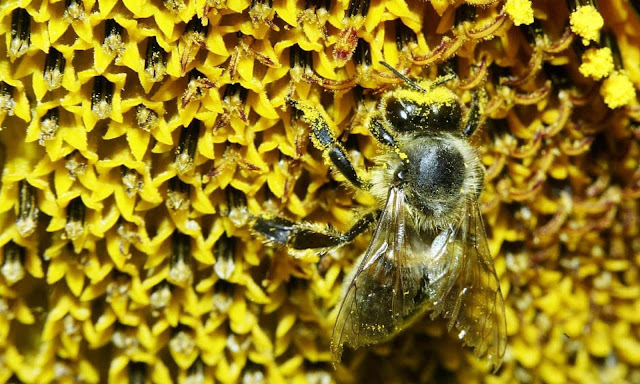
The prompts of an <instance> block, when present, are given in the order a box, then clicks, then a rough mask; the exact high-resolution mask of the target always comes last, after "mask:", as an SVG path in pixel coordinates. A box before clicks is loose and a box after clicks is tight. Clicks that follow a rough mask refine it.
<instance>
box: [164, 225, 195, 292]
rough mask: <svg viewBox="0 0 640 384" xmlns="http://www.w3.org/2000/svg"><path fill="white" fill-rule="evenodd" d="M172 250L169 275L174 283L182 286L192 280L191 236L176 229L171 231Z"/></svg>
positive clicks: (169, 279)
mask: <svg viewBox="0 0 640 384" xmlns="http://www.w3.org/2000/svg"><path fill="white" fill-rule="evenodd" d="M172 243H173V244H172V252H171V256H170V258H169V277H168V278H167V280H168V281H169V282H170V283H172V284H175V285H179V286H184V285H187V284H191V282H192V281H193V272H192V270H191V250H190V249H191V244H190V243H191V238H190V237H189V236H188V235H185V234H182V233H180V232H178V231H174V232H173V237H172Z"/></svg>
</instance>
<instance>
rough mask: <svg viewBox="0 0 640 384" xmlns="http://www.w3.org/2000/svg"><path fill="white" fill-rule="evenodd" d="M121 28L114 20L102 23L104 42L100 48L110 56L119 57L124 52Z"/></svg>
mask: <svg viewBox="0 0 640 384" xmlns="http://www.w3.org/2000/svg"><path fill="white" fill-rule="evenodd" d="M122 33H123V28H122V26H120V24H118V23H116V21H115V20H113V19H109V20H107V21H106V22H105V23H104V40H103V42H102V47H103V48H104V50H105V51H107V53H108V54H110V55H119V54H120V53H122V52H123V51H124V41H123V39H122Z"/></svg>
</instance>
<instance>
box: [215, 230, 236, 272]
mask: <svg viewBox="0 0 640 384" xmlns="http://www.w3.org/2000/svg"><path fill="white" fill-rule="evenodd" d="M213 256H214V257H215V259H216V263H215V264H214V266H213V270H214V271H215V272H216V274H217V275H218V277H219V278H221V279H224V280H228V279H229V277H231V274H233V271H234V270H235V269H236V238H235V237H227V235H225V234H223V235H222V236H220V238H219V239H218V240H217V241H216V243H215V245H214V246H213Z"/></svg>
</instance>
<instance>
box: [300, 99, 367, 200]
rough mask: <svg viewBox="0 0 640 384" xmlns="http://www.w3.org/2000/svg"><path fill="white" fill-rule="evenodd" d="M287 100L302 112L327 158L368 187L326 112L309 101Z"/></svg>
mask: <svg viewBox="0 0 640 384" xmlns="http://www.w3.org/2000/svg"><path fill="white" fill-rule="evenodd" d="M287 102H288V103H289V104H290V105H291V106H292V107H293V108H295V109H297V110H298V111H301V112H302V119H303V120H304V121H305V122H307V123H308V124H309V126H310V127H311V139H312V142H313V144H314V145H315V146H316V148H318V149H320V150H321V151H322V153H323V156H324V157H325V159H327V161H328V162H330V163H331V164H333V165H334V166H335V167H336V169H337V170H338V171H339V172H340V173H341V174H342V175H343V176H344V177H345V178H346V179H347V180H348V181H349V182H350V183H351V184H353V185H354V186H355V187H358V188H361V189H368V185H367V184H366V183H365V182H364V181H363V180H362V179H361V178H360V177H359V176H358V174H357V172H356V170H355V168H354V167H353V164H351V161H350V160H349V157H348V156H347V152H346V151H345V149H344V147H343V146H342V144H341V143H340V142H339V141H338V139H337V138H336V137H335V135H334V133H333V132H332V130H331V128H330V127H329V123H328V122H327V117H326V116H325V115H326V113H325V112H324V111H322V110H320V109H318V108H316V107H315V106H313V105H311V104H310V103H308V102H304V101H297V100H293V99H291V98H287Z"/></svg>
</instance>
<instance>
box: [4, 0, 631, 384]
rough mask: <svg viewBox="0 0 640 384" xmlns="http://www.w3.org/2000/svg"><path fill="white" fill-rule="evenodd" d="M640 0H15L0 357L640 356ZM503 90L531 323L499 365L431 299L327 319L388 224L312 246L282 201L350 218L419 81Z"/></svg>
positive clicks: (558, 359)
mask: <svg viewBox="0 0 640 384" xmlns="http://www.w3.org/2000/svg"><path fill="white" fill-rule="evenodd" d="M639 7H640V3H639V2H637V1H632V0H629V1H625V0H602V1H599V2H597V4H596V2H595V1H589V0H579V1H577V0H569V1H567V3H566V4H565V3H564V2H559V1H551V0H546V1H545V0H534V1H529V0H507V1H500V0H466V1H449V0H431V1H411V0H335V1H329V0H326V1H325V0H306V1H302V0H297V1H296V0H281V1H269V0H253V1H249V0H239V1H234V0H226V1H225V0H163V1H161V0H153V1H152V0H65V1H61V0H2V1H0V144H1V145H0V155H1V157H0V166H1V169H2V178H1V185H0V247H1V248H2V252H1V256H0V383H5V382H9V383H17V382H26V383H48V382H60V383H98V382H113V383H121V382H130V383H136V384H137V383H143V382H157V383H170V382H177V383H190V384H192V383H237V382H240V383H289V382H291V383H318V384H325V383H333V382H353V383H355V382H384V383H417V382H449V381H459V382H488V383H502V382H504V383H511V382H549V383H562V382H576V383H601V382H610V383H624V382H628V383H638V382H640V275H639V268H640V236H639V235H640V234H639V226H640V205H639V199H640V164H639V161H640V141H639V139H640V105H639V104H638V102H637V98H636V89H637V87H638V86H639V85H640V32H639V31H640V17H639V13H640V8H639ZM380 61H385V62H387V63H389V64H390V65H392V66H393V67H395V68H397V69H398V71H400V72H401V73H403V74H405V75H406V76H408V77H411V78H431V79H433V78H435V77H436V76H437V74H443V73H444V74H447V73H455V74H456V75H457V76H456V77H455V79H453V80H452V81H451V82H450V83H449V86H450V88H451V89H452V90H453V91H454V92H456V93H457V94H458V95H459V96H460V98H461V99H462V100H465V101H467V102H468V101H470V100H471V95H472V94H473V93H479V94H482V95H483V97H482V106H481V111H482V120H483V121H484V122H485V123H486V124H484V127H483V128H481V129H480V130H479V131H478V132H477V133H476V134H475V136H474V138H473V139H474V144H476V145H477V148H478V152H479V154H480V156H481V159H482V162H483V164H484V165H485V167H486V175H485V188H484V192H483V194H482V195H481V198H480V202H481V208H482V211H483V213H484V215H485V223H486V226H487V233H488V234H489V245H490V248H491V252H492V254H493V257H494V259H495V266H496V270H497V273H498V275H499V277H500V283H501V287H502V291H503V293H504V296H505V309H506V317H507V333H508V346H507V350H506V354H505V356H504V359H503V364H502V366H501V368H500V369H499V370H498V371H496V372H493V373H492V372H489V368H488V367H487V366H486V364H485V362H483V361H479V360H477V359H476V358H475V357H474V356H473V353H472V351H471V350H469V349H467V348H465V347H464V346H463V345H462V343H461V342H460V340H458V339H457V337H456V335H455V334H452V335H449V334H448V332H447V329H446V326H445V324H444V323H443V322H439V321H431V320H429V318H428V316H426V317H425V318H424V319H422V320H419V321H418V322H417V323H416V324H415V325H414V326H413V327H412V328H410V329H408V330H407V331H405V332H404V333H402V334H401V335H399V336H397V337H396V338H394V339H393V340H391V341H389V342H386V343H383V344H381V345H377V346H373V347H369V348H361V349H358V350H356V351H349V350H347V351H345V354H344V356H343V361H342V363H341V364H339V365H338V366H336V367H335V369H334V367H333V366H332V365H331V354H330V352H329V343H330V338H331V330H332V327H333V322H334V321H335V319H336V316H337V310H338V308H339V303H340V292H341V284H342V281H343V279H344V277H345V275H346V274H347V273H348V272H349V270H351V269H352V268H353V263H354V260H355V259H356V257H357V255H358V254H360V253H362V252H363V251H364V249H366V246H367V242H368V240H369V237H370V236H369V235H363V236H361V237H360V238H358V239H356V241H355V242H353V243H352V244H349V245H346V246H344V247H342V248H340V249H337V250H334V251H331V252H328V253H326V254H318V253H314V252H304V253H301V254H295V255H291V254H287V252H286V250H284V249H278V248H273V247H269V246H268V245H266V244H263V241H262V240H261V239H260V238H258V237H256V236H255V235H253V234H252V233H251V231H250V226H251V222H252V220H253V219H254V218H255V217H257V216H258V215H282V216H285V217H287V218H290V219H295V220H306V221H310V222H317V223H330V224H331V225H332V226H333V227H335V228H337V229H339V230H344V229H347V228H348V227H349V226H350V224H352V223H353V221H354V219H355V218H356V217H357V214H358V212H359V211H361V209H362V208H365V207H367V206H368V205H370V204H372V201H371V198H370V197H369V196H368V195H366V194H364V193H352V192H353V191H352V190H350V189H349V188H347V187H345V186H344V185H343V184H342V183H340V182H339V181H341V176H339V175H338V174H336V173H332V172H331V171H330V166H329V165H328V164H327V163H326V162H325V161H324V159H323V157H322V154H321V152H320V151H318V150H317V149H315V148H314V146H313V145H312V143H310V140H309V127H308V126H307V124H305V123H304V122H303V121H302V120H301V119H300V116H299V115H297V114H296V113H293V112H292V111H291V109H290V108H289V107H288V106H287V104H286V102H285V100H286V99H287V97H290V96H295V98H296V99H298V100H306V101H309V102H311V103H314V104H316V105H322V106H324V109H325V110H326V111H327V115H328V117H329V118H330V119H331V120H332V123H333V125H334V128H335V129H336V134H338V136H339V138H340V140H342V142H343V144H344V147H345V148H346V150H347V152H348V154H349V156H350V157H351V159H352V161H353V163H354V164H355V165H356V167H357V168H358V169H359V170H362V171H363V172H365V173H366V170H367V168H368V167H370V166H371V159H372V158H374V157H375V155H376V154H377V153H378V152H379V150H380V148H379V147H378V146H377V145H376V144H375V141H374V140H373V138H372V136H371V134H370V133H369V131H368V129H367V127H366V126H364V119H363V116H364V115H365V114H366V111H367V108H371V107H372V105H374V104H375V100H376V97H377V96H378V95H379V93H380V91H381V90H383V89H387V88H389V87H392V86H394V85H395V84H397V83H398V82H399V79H398V78H397V77H395V76H394V75H392V74H391V73H390V71H389V70H388V69H386V68H385V67H384V66H382V65H380V64H379V62H380Z"/></svg>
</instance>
